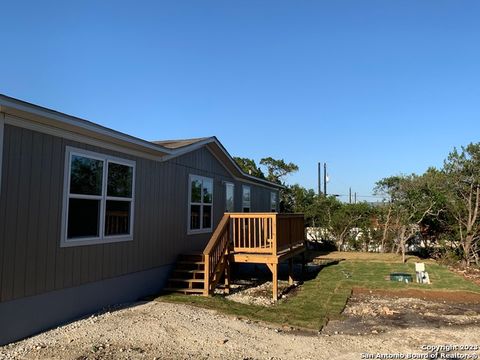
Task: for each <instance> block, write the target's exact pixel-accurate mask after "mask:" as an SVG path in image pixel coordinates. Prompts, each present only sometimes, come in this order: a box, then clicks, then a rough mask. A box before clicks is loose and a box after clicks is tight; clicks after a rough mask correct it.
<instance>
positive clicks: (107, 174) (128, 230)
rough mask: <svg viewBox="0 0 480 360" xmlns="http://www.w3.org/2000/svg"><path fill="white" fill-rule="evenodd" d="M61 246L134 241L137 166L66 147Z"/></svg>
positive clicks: (130, 162) (129, 162)
mask: <svg viewBox="0 0 480 360" xmlns="http://www.w3.org/2000/svg"><path fill="white" fill-rule="evenodd" d="M65 163H66V164H65V194H64V210H63V223H62V244H61V245H62V246H76V245H89V244H99V243H109V242H116V241H127V240H132V238H133V209H134V199H135V194H134V189H135V162H133V161H130V160H124V159H118V158H115V157H112V156H109V155H103V154H98V153H94V152H91V151H86V150H81V149H74V148H70V147H67V152H66V159H65Z"/></svg>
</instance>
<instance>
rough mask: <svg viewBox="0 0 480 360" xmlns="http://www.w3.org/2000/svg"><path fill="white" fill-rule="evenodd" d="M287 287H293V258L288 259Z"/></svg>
mask: <svg viewBox="0 0 480 360" xmlns="http://www.w3.org/2000/svg"><path fill="white" fill-rule="evenodd" d="M288 285H293V258H290V259H288Z"/></svg>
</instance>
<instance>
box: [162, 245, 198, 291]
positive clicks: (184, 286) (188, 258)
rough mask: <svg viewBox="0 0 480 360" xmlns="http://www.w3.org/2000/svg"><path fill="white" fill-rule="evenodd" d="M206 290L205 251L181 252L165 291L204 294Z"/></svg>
mask: <svg viewBox="0 0 480 360" xmlns="http://www.w3.org/2000/svg"><path fill="white" fill-rule="evenodd" d="M204 290H205V263H204V261H203V253H201V252H198V253H197V252H194V253H188V254H181V255H179V256H178V260H177V263H176V264H175V267H174V269H173V271H172V274H171V275H170V278H169V279H168V282H167V287H166V288H165V289H164V291H165V292H176V293H182V294H203V293H204Z"/></svg>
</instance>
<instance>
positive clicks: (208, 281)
mask: <svg viewBox="0 0 480 360" xmlns="http://www.w3.org/2000/svg"><path fill="white" fill-rule="evenodd" d="M229 230H230V214H224V215H223V217H222V220H220V223H219V224H218V226H217V228H216V229H215V231H214V233H213V235H212V237H211V238H210V241H209V242H208V244H207V246H206V247H205V250H203V259H204V264H205V270H204V271H205V287H204V293H205V295H208V294H209V293H210V288H211V286H212V282H213V276H214V275H215V273H216V272H217V268H218V266H220V264H221V263H222V262H221V260H222V257H224V256H225V255H226V252H227V249H228V244H229V241H230V234H229ZM217 282H218V279H217ZM213 285H215V284H213Z"/></svg>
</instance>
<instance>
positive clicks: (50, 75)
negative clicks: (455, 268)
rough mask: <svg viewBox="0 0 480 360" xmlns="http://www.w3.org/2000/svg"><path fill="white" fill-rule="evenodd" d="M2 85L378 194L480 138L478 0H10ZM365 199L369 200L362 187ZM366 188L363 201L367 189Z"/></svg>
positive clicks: (114, 122)
mask: <svg viewBox="0 0 480 360" xmlns="http://www.w3.org/2000/svg"><path fill="white" fill-rule="evenodd" d="M2 14H3V16H2V18H1V21H0V34H2V37H1V39H2V41H1V43H2V45H1V46H2V50H1V53H0V93H3V94H6V95H9V96H13V97H16V98H20V99H22V100H26V101H30V102H33V103H36V104H39V105H42V106H46V107H49V108H53V109H56V110H58V111H62V112H66V113H68V114H72V115H76V116H80V117H83V118H86V119H89V120H92V121H94V122H97V123H100V124H102V125H105V126H108V127H111V128H114V129H116V130H120V131H123V132H126V133H129V134H132V135H135V136H138V137H140V138H144V139H147V140H156V139H171V138H188V137H200V136H210V135H216V136H217V137H218V138H219V139H220V141H222V143H223V144H224V145H225V146H226V148H227V149H228V150H229V152H230V153H231V154H232V155H235V156H243V157H250V158H254V159H255V160H257V161H258V160H259V159H260V158H262V157H266V156H272V157H275V158H284V159H285V160H286V161H292V162H294V163H296V164H298V165H299V166H300V171H299V172H298V173H297V174H295V175H293V176H291V177H290V178H289V179H288V181H289V182H290V183H295V182H298V183H300V184H301V185H303V186H306V187H311V188H316V183H317V179H316V174H317V162H318V161H322V162H323V161H327V162H328V164H329V173H330V177H331V182H330V184H329V191H330V192H332V193H341V194H346V193H348V188H349V187H350V186H351V187H352V189H353V191H357V192H358V194H359V195H362V196H368V195H370V194H371V191H372V188H373V186H374V183H375V182H376V181H377V180H379V179H381V178H383V177H385V176H389V175H394V174H399V173H411V172H422V171H424V170H425V169H426V168H427V167H428V166H430V165H433V166H441V164H442V162H443V159H445V157H446V156H447V154H448V153H449V151H450V150H451V149H452V148H453V147H454V146H461V145H466V144H467V143H469V142H477V141H478V140H479V132H480V131H479V130H480V125H479V123H480V46H479V43H480V21H478V19H479V17H480V2H478V1H459V0H452V1H442V0H432V1H429V0H422V1H418V0H415V1H406V0H398V1H391V0H389V1H387V0H379V1H358V0H352V1H342V0H331V1H320V0H317V1H313V0H310V1H303V0H295V1H293V0H292V1H280V0H275V1H262V0H251V1H248V0H237V1H233V0H230V1H226V0H223V1H198V0H192V1H138V0H137V1H107V0H104V1H86V0H82V1H77V2H72V1H41V2H40V1H29V2H28V1H21V0H16V1H11V2H4V3H2ZM361 199H362V198H361ZM363 199H368V198H363Z"/></svg>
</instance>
